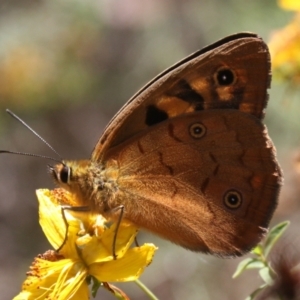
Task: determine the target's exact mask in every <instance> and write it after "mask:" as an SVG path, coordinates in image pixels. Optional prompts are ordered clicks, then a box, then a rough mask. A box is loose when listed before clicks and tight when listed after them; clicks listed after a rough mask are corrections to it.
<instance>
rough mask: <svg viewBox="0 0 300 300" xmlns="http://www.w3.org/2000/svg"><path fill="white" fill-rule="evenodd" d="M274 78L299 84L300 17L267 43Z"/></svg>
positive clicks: (276, 33)
mask: <svg viewBox="0 0 300 300" xmlns="http://www.w3.org/2000/svg"><path fill="white" fill-rule="evenodd" d="M269 48H270V52H271V59H272V68H273V73H274V76H275V77H277V78H279V79H282V80H286V81H288V82H289V83H292V84H297V83H299V82H300V15H297V17H296V18H295V19H294V20H293V21H292V22H291V23H290V24H288V25H287V26H286V27H285V28H283V29H281V30H278V31H276V32H275V33H274V34H273V35H272V37H271V41H270V42H269Z"/></svg>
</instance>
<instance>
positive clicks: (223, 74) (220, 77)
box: [216, 68, 236, 85]
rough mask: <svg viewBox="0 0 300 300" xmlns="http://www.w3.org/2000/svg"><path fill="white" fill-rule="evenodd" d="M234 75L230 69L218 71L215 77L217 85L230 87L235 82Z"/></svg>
mask: <svg viewBox="0 0 300 300" xmlns="http://www.w3.org/2000/svg"><path fill="white" fill-rule="evenodd" d="M235 78H236V77H235V74H234V72H233V71H232V70H230V69H227V68H226V69H220V70H218V72H217V75H216V81H217V84H218V85H231V84H232V83H234V81H235Z"/></svg>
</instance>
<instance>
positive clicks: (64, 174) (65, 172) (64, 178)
mask: <svg viewBox="0 0 300 300" xmlns="http://www.w3.org/2000/svg"><path fill="white" fill-rule="evenodd" d="M70 177H71V168H70V167H68V166H64V167H63V168H62V169H61V170H60V172H59V178H60V181H61V182H62V183H68V182H69V180H70Z"/></svg>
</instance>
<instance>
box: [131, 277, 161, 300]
mask: <svg viewBox="0 0 300 300" xmlns="http://www.w3.org/2000/svg"><path fill="white" fill-rule="evenodd" d="M134 282H135V283H136V284H137V285H138V286H139V287H140V288H141V289H142V290H143V291H144V292H145V294H146V295H148V297H149V299H152V300H158V298H157V297H156V296H155V295H154V294H153V293H152V292H151V291H150V290H149V289H148V288H147V287H146V286H145V285H144V284H143V283H142V282H141V281H140V280H138V279H137V280H135V281H134Z"/></svg>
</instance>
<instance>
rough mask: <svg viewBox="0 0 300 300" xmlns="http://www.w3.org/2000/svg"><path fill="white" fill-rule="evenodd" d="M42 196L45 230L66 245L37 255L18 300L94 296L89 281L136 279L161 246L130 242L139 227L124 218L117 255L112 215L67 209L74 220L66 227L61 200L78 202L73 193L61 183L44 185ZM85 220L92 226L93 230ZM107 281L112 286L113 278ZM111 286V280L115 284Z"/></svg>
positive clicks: (55, 244)
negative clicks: (108, 218)
mask: <svg viewBox="0 0 300 300" xmlns="http://www.w3.org/2000/svg"><path fill="white" fill-rule="evenodd" d="M37 196H38V200H39V204H40V208H39V213H40V224H41V226H42V228H43V231H44V233H45V235H46V237H47V238H48V240H49V242H50V243H51V245H52V246H53V247H54V248H55V249H58V248H60V247H61V249H59V251H58V252H57V251H53V250H49V251H47V252H45V253H44V254H43V255H39V256H37V257H36V258H35V260H34V261H33V263H32V265H31V267H30V271H29V272H28V273H27V279H26V280H25V282H24V283H23V286H22V292H21V293H20V294H19V295H18V296H16V297H15V298H14V299H15V300H21V299H22V300H25V299H45V298H47V299H57V300H60V299H61V300H66V299H72V300H73V299H74V300H76V299H78V300H79V299H89V289H88V285H89V283H90V282H91V280H93V279H96V281H97V280H98V281H99V282H100V283H106V282H121V281H122V282H125V281H132V280H136V279H137V278H138V277H139V276H140V275H141V273H142V272H143V270H144V269H145V267H146V266H148V265H149V264H150V263H151V260H152V257H153V255H154V252H155V250H156V247H155V246H154V245H153V244H144V245H143V246H140V247H134V248H130V246H131V244H132V242H133V241H134V238H135V236H136V234H137V228H136V227H134V226H132V225H131V224H129V223H127V222H121V224H120V227H119V229H118V232H117V239H116V243H115V254H116V256H117V257H116V259H114V257H113V240H114V237H115V230H116V224H112V226H111V227H109V228H107V227H106V226H105V224H106V220H105V219H104V218H103V217H102V216H100V215H92V214H91V213H89V212H76V213H75V214H73V212H72V211H70V210H64V215H65V217H66V220H67V223H68V228H66V224H65V223H66V222H65V221H64V219H63V217H62V209H61V205H60V204H61V203H63V204H68V205H70V204H72V201H73V199H72V195H70V194H69V193H68V192H66V191H64V190H62V189H56V190H53V191H49V190H38V191H37ZM91 224H92V226H91ZM83 226H84V229H85V230H83ZM85 226H88V227H89V228H87V229H88V232H89V233H87V232H86V231H87V230H86V227H85ZM66 232H67V239H66V240H65V235H66ZM79 233H81V234H80V235H79ZM94 281H95V280H94ZM103 286H104V287H107V284H104V285H103ZM111 287H112V286H111V285H109V290H111ZM118 291H119V290H118V289H117V288H116V292H118Z"/></svg>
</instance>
